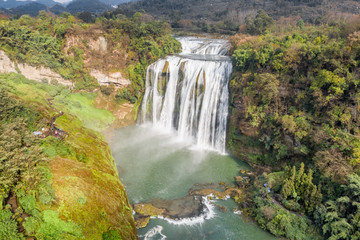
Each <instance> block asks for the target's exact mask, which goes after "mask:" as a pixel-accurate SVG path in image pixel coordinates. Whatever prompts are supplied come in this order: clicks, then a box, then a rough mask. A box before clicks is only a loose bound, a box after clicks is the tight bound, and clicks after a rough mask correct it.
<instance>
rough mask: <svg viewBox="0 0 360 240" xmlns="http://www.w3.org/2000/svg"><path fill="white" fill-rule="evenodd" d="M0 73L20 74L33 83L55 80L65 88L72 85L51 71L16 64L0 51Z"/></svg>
mask: <svg viewBox="0 0 360 240" xmlns="http://www.w3.org/2000/svg"><path fill="white" fill-rule="evenodd" d="M0 73H20V74H22V75H24V76H25V77H26V78H28V79H31V80H35V81H38V82H40V81H47V82H48V83H50V82H51V81H52V80H56V81H57V82H58V83H59V84H62V85H65V86H73V83H72V82H71V81H69V80H66V79H64V78H62V77H61V76H60V74H58V73H56V72H54V71H52V70H51V69H50V68H46V67H43V66H41V67H33V66H30V65H28V64H24V63H21V64H16V63H14V62H13V61H11V59H10V58H9V57H8V56H7V55H6V53H5V52H4V51H2V50H0Z"/></svg>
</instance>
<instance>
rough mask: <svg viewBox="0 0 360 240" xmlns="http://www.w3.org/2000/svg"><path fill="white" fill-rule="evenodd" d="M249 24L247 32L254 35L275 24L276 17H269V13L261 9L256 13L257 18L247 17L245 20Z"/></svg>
mask: <svg viewBox="0 0 360 240" xmlns="http://www.w3.org/2000/svg"><path fill="white" fill-rule="evenodd" d="M245 23H246V26H247V32H248V33H249V34H252V35H257V34H262V33H264V32H265V31H266V29H268V27H270V26H271V25H273V24H274V19H273V18H272V17H269V15H268V14H267V13H266V12H265V11H264V10H259V11H258V12H257V14H256V17H255V19H253V20H252V19H249V18H247V19H246V20H245Z"/></svg>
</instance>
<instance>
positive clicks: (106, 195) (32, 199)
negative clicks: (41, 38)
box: [0, 74, 136, 239]
mask: <svg viewBox="0 0 360 240" xmlns="http://www.w3.org/2000/svg"><path fill="white" fill-rule="evenodd" d="M0 83H1V88H0V93H1V97H2V101H1V102H2V106H1V108H0V109H1V119H0V121H1V128H2V131H1V136H0V139H1V142H2V144H1V146H2V147H1V148H0V150H1V152H2V154H3V157H2V159H1V161H2V164H1V165H2V167H1V169H0V172H1V181H0V184H1V189H2V192H1V194H0V206H1V208H0V212H1V213H0V216H2V217H1V221H0V224H1V229H4V231H0V238H1V239H24V237H25V238H26V237H30V236H34V237H36V238H37V239H63V238H65V239H102V238H103V236H105V235H109V234H110V235H114V236H118V237H115V238H112V239H136V229H135V225H134V219H133V217H132V210H131V205H130V204H129V202H128V200H127V196H126V192H125V189H124V187H123V185H122V184H121V182H120V180H119V177H118V175H117V171H116V167H115V165H114V160H113V158H112V156H111V152H110V148H109V146H108V145H107V143H106V142H105V139H104V137H103V136H102V135H101V134H99V133H98V132H96V131H94V130H91V129H90V128H87V127H85V125H84V122H85V123H86V122H87V121H89V122H92V125H88V127H93V128H95V129H99V127H100V128H101V127H102V126H104V125H106V124H107V123H109V122H112V121H113V119H114V116H113V115H112V114H111V113H110V112H107V111H105V110H101V109H97V108H95V101H91V99H92V98H93V97H92V96H86V95H85V94H84V95H81V94H78V93H75V94H72V93H70V92H69V91H68V90H67V89H66V88H64V87H61V86H53V85H47V84H44V83H36V82H33V81H29V80H27V79H24V78H23V77H22V76H21V75H17V74H12V75H4V74H2V75H0ZM48 99H53V100H51V102H52V103H53V105H50V104H49V101H48ZM74 105H77V108H72V107H69V106H74ZM59 111H63V112H64V114H63V115H62V116H60V117H58V118H57V119H56V122H55V124H56V127H57V128H60V129H62V130H64V131H66V132H67V133H68V135H66V136H65V138H60V137H58V136H56V135H50V136H48V137H46V138H39V137H34V136H33V134H32V132H33V131H39V130H41V129H42V128H43V127H45V128H47V127H49V123H51V121H53V120H52V119H53V117H54V116H56V115H58V112H59ZM85 112H86V113H87V114H85ZM109 231H110V232H109ZM11 236H12V237H11ZM104 239H106V238H104Z"/></svg>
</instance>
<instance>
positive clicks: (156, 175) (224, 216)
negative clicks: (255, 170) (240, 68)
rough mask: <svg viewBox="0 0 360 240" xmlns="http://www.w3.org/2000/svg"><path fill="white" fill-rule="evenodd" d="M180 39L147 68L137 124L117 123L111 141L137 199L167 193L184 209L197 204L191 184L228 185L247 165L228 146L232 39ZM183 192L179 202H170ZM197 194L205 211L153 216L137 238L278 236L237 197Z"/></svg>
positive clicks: (173, 204) (164, 196)
mask: <svg viewBox="0 0 360 240" xmlns="http://www.w3.org/2000/svg"><path fill="white" fill-rule="evenodd" d="M179 41H180V42H181V43H182V47H183V51H182V53H181V54H178V55H173V56H168V57H166V58H164V59H161V60H159V61H158V62H156V63H154V64H152V65H150V66H149V68H148V71H147V80H146V92H145V95H144V99H143V103H142V107H141V112H140V122H139V124H138V125H136V126H131V127H127V128H123V129H119V130H116V131H115V132H114V136H113V137H112V138H111V140H110V146H111V150H112V153H113V156H114V158H115V162H116V165H117V167H118V171H119V176H120V178H121V180H122V182H123V183H124V185H125V188H126V191H127V194H128V197H129V200H130V202H131V203H132V204H136V203H147V202H154V201H162V200H169V201H168V203H169V207H171V208H172V209H174V210H176V211H177V212H181V211H184V212H185V211H186V208H187V207H189V208H191V207H192V206H190V205H189V204H192V202H191V201H188V200H185V198H184V197H185V196H187V195H188V193H189V190H190V189H194V188H196V187H197V186H201V185H211V186H216V184H217V183H219V182H222V183H225V184H231V183H232V182H233V179H234V176H236V175H238V173H239V171H240V170H241V169H244V170H246V169H249V166H248V165H247V164H246V163H244V162H242V161H240V160H237V159H235V158H233V157H232V156H230V155H227V154H226V150H225V142H226V129H227V117H228V97H229V92H228V81H229V77H230V74H231V71H232V65H231V61H230V58H229V57H227V56H226V54H227V51H228V48H229V45H228V43H227V42H226V41H225V40H212V39H199V38H179ZM193 197H194V196H190V198H193ZM182 198H183V199H184V200H181V204H180V203H179V202H178V201H174V202H172V200H174V199H182ZM195 198H196V197H195ZM200 200H201V202H202V204H203V206H204V207H203V210H201V213H200V214H198V215H194V216H188V217H184V218H178V219H170V218H163V217H159V218H152V219H151V220H150V222H149V224H148V225H147V226H146V227H145V228H141V229H138V236H139V238H140V239H144V240H150V239H151V240H155V239H156V240H158V239H170V240H177V239H179V240H180V239H181V240H184V239H194V240H198V239H206V240H222V239H230V240H237V239H239V240H240V239H244V240H245V239H249V240H250V239H251V240H256V239H259V240H260V239H262V240H265V239H275V238H274V237H272V236H271V235H270V234H268V233H266V232H265V231H263V230H261V229H260V228H259V227H258V226H256V225H255V224H254V223H252V222H251V221H246V220H245V219H244V218H243V217H242V215H241V212H240V211H238V210H237V204H236V203H235V202H234V201H233V200H232V199H227V200H216V199H213V198H207V197H202V199H200ZM200 200H199V201H200Z"/></svg>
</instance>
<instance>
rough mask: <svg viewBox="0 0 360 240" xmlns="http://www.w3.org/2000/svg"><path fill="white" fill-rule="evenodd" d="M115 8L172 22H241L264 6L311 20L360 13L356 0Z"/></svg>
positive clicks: (160, 2) (161, 2)
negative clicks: (143, 13) (331, 14)
mask: <svg viewBox="0 0 360 240" xmlns="http://www.w3.org/2000/svg"><path fill="white" fill-rule="evenodd" d="M120 8H121V9H119V10H118V11H123V12H136V11H141V10H144V11H145V12H147V13H148V14H150V15H153V16H155V17H165V18H167V19H168V20H169V21H171V22H177V21H179V20H180V19H190V20H196V21H224V22H225V21H227V22H234V23H244V21H245V18H246V17H247V16H248V15H250V14H254V13H256V12H257V11H258V10H260V9H263V10H265V11H266V12H267V13H268V14H269V15H270V16H272V17H273V18H275V19H279V18H280V17H291V16H300V17H302V18H303V19H304V20H307V21H314V20H315V19H316V18H319V17H321V16H323V15H324V14H325V13H335V14H340V13H345V14H359V13H360V1H359V0H341V1H339V0H276V1H274V0H139V1H136V2H133V3H129V4H123V5H120Z"/></svg>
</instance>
